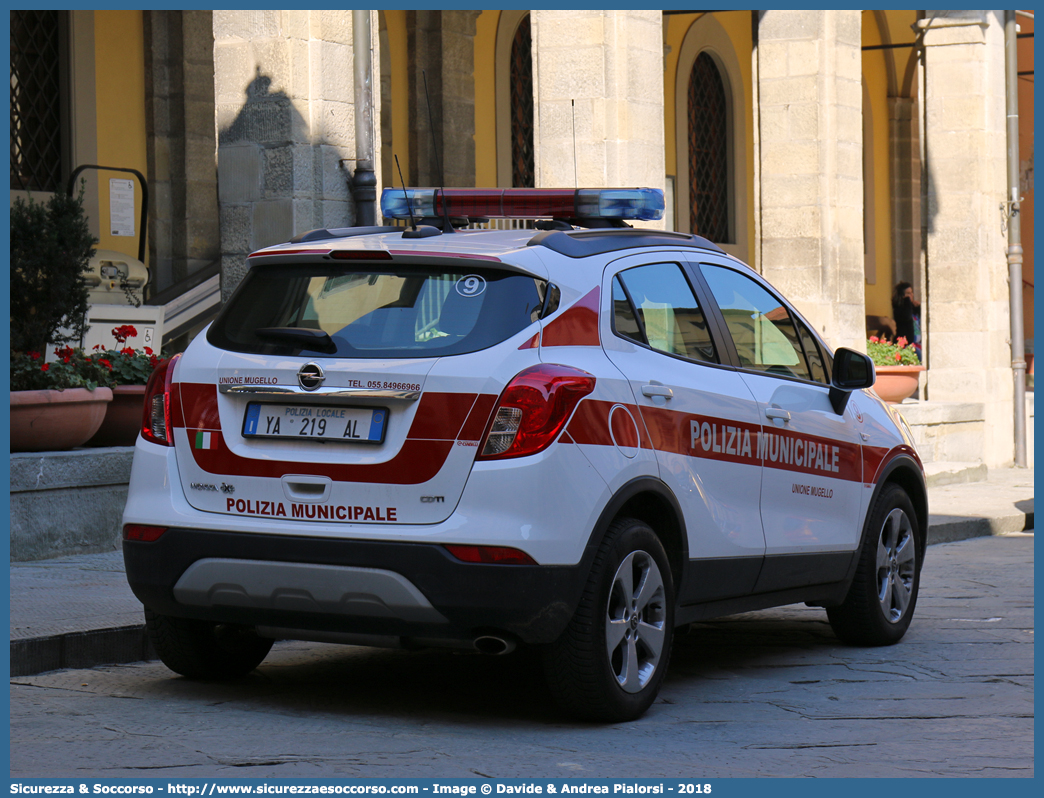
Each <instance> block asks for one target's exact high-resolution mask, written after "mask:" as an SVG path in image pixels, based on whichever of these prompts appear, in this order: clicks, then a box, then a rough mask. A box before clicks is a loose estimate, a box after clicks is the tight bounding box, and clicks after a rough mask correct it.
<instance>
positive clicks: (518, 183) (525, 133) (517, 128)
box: [511, 14, 536, 188]
mask: <svg viewBox="0 0 1044 798" xmlns="http://www.w3.org/2000/svg"><path fill="white" fill-rule="evenodd" d="M511 185H512V186H515V187H516V188H527V187H528V188H532V187H533V186H535V185H536V183H535V181H534V161H533V37H532V31H531V29H530V26H529V15H528V14H527V15H526V16H525V17H524V18H523V19H522V21H521V22H520V23H519V25H518V30H516V31H515V40H514V41H513V42H512V43H511Z"/></svg>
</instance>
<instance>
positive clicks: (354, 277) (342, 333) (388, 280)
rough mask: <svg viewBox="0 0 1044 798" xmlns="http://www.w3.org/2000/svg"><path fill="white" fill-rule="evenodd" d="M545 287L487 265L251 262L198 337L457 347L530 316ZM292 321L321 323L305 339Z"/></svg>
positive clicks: (246, 345)
mask: <svg viewBox="0 0 1044 798" xmlns="http://www.w3.org/2000/svg"><path fill="white" fill-rule="evenodd" d="M546 289H547V283H546V282H545V281H543V280H539V279H536V278H534V277H528V276H526V275H522V274H516V273H513V272H506V271H499V270H495V269H487V268H479V269H474V270H470V271H467V272H464V271H461V272H450V271H446V270H445V269H439V268H431V269H427V268H423V267H414V266H410V267H407V268H404V267H392V268H387V269H382V268H374V267H372V266H367V267H365V268H364V269H359V268H358V267H354V268H353V267H347V268H345V267H341V266H338V265H334V264H331V265H327V264H301V265H293V264H290V265H286V264H282V265H278V266H255V267H254V268H252V269H251V270H250V271H249V272H248V274H247V276H246V277H245V278H244V280H243V282H242V283H241V284H240V286H239V288H238V289H237V290H236V292H235V294H233V296H232V298H231V299H230V300H229V302H228V304H227V305H226V306H225V308H224V309H223V310H222V311H221V313H220V314H219V315H218V317H217V319H216V320H215V321H214V324H213V326H212V327H211V328H210V332H209V333H208V334H207V340H208V341H210V343H211V344H213V345H214V346H217V347H220V348H222V349H227V350H231V351H235V352H248V353H256V354H272V355H297V354H300V353H307V354H308V356H309V357H352V358H407V357H425V356H432V357H440V356H443V355H459V354H465V353H467V352H477V351H479V350H481V349H486V348H488V347H490V346H493V345H494V344H498V343H500V342H501V341H504V340H506V339H507V338H510V337H511V336H512V335H514V334H515V333H517V332H519V331H520V330H523V329H525V328H526V327H528V326H529V325H530V324H532V323H533V322H535V321H536V320H537V318H538V317H539V313H540V308H541V306H542V304H543V299H544V293H545V291H546ZM296 330H302V331H305V330H313V331H321V332H319V333H317V334H316V339H315V342H314V343H313V342H309V343H303V342H302V341H301V340H298V338H304V337H306V336H307V335H308V333H301V334H296V333H295V331H296ZM322 333H326V334H327V335H328V336H329V338H327V337H326V336H323V335H322ZM295 335H296V336H297V337H295Z"/></svg>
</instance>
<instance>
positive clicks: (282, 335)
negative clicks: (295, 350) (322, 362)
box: [254, 327, 337, 355]
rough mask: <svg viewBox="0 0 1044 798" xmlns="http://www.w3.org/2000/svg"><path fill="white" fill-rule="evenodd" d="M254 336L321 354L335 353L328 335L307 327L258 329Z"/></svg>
mask: <svg viewBox="0 0 1044 798" xmlns="http://www.w3.org/2000/svg"><path fill="white" fill-rule="evenodd" d="M254 335H256V336H257V337H258V338H264V339H266V340H269V341H285V342H287V343H291V344H296V345H297V346H298V347H300V348H301V349H310V350H311V351H313V352H323V353H325V354H329V355H332V354H334V353H335V352H336V351H337V344H335V343H334V341H333V338H331V337H330V333H328V332H324V331H323V330H310V329H308V328H307V327H258V328H257V329H256V330H254Z"/></svg>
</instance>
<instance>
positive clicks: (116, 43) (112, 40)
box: [84, 11, 149, 260]
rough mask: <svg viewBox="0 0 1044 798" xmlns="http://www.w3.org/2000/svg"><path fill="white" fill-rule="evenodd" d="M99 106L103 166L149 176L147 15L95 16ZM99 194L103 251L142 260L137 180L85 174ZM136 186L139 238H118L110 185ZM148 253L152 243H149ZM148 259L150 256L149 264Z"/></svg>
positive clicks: (116, 174)
mask: <svg viewBox="0 0 1044 798" xmlns="http://www.w3.org/2000/svg"><path fill="white" fill-rule="evenodd" d="M94 69H95V73H94V74H95V102H96V108H97V132H98V161H97V163H98V164H99V165H101V166H119V167H125V168H130V169H137V170H138V171H139V172H141V173H142V174H143V175H145V178H146V180H147V179H148V177H149V174H148V168H147V159H146V135H145V33H144V28H143V19H142V12H141V11H95V12H94ZM84 177H85V178H86V179H87V184H88V185H91V184H92V183H94V184H95V185H97V186H98V192H99V196H98V199H99V203H98V206H99V225H100V234H99V244H98V248H99V249H113V250H116V251H117V252H122V253H124V254H126V255H131V256H134V257H137V255H138V237H139V236H140V235H141V233H142V231H141V223H140V219H141V201H142V190H141V186H140V185H139V184H138V181H137V180H136V179H135V178H134V176H133V175H131V174H127V173H123V172H106V171H95V170H90V171H88V172H84ZM111 178H116V179H120V180H125V179H130V180H132V181H133V182H134V233H135V235H134V236H133V237H129V236H113V235H112V234H111V229H112V228H111V227H110V222H109V180H110V179H111ZM146 253H148V242H147V241H146ZM147 259H148V255H147V254H146V260H147Z"/></svg>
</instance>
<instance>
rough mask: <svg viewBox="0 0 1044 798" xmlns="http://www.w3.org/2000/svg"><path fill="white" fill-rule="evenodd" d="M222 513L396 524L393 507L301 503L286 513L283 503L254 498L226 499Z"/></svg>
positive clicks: (295, 503)
mask: <svg viewBox="0 0 1044 798" xmlns="http://www.w3.org/2000/svg"><path fill="white" fill-rule="evenodd" d="M225 512H228V513H238V514H239V515H264V516H268V517H270V518H299V519H303V520H305V521H395V520H397V516H398V508H396V507H360V506H353V507H349V506H347V505H344V504H301V503H298V502H293V503H291V504H290V508H289V510H287V505H286V504H285V503H284V502H270V501H260V500H256V499H225Z"/></svg>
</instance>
